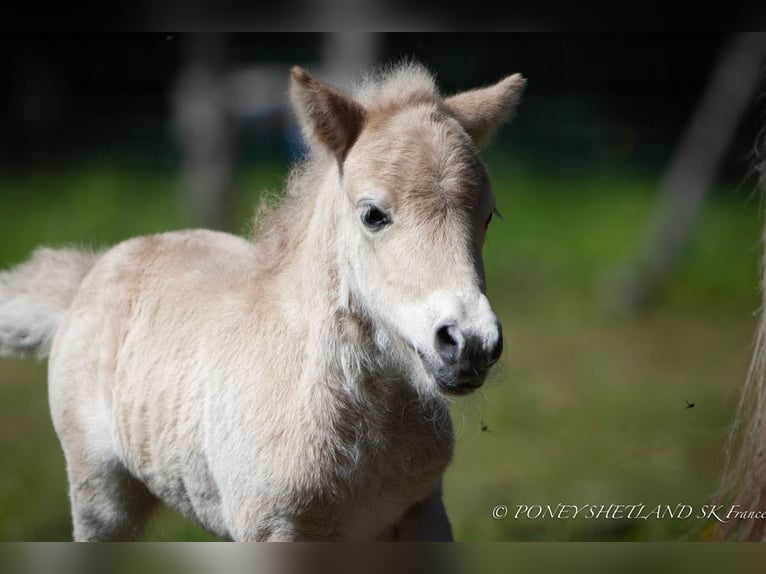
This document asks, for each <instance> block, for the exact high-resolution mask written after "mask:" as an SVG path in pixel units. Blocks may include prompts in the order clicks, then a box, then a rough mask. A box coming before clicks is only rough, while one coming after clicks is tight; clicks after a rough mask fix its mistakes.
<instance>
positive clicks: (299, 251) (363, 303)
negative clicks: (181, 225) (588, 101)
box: [0, 65, 521, 540]
mask: <svg viewBox="0 0 766 574" xmlns="http://www.w3.org/2000/svg"><path fill="white" fill-rule="evenodd" d="M511 83H512V84H513V85H515V86H516V87H517V90H518V89H520V86H521V84H520V83H519V80H518V79H517V80H514V81H513V82H511ZM509 85H510V84H509V80H505V81H504V82H501V83H500V84H499V86H501V88H498V87H497V86H495V87H490V88H487V89H488V90H489V91H487V92H486V93H485V92H481V91H480V92H475V93H474V94H473V95H472V96H470V97H468V98H460V97H458V99H457V100H449V99H448V100H446V101H445V100H443V99H442V98H441V97H440V96H439V94H438V91H437V90H436V88H435V86H434V83H433V79H432V78H431V77H430V75H429V74H428V73H427V72H426V71H425V70H424V69H423V68H421V67H418V66H413V65H408V66H404V67H402V68H399V69H396V70H393V71H390V72H388V73H387V74H385V75H383V76H380V77H377V78H376V79H374V80H370V81H368V82H367V83H366V84H365V85H364V86H363V88H362V89H361V91H360V92H359V96H358V97H357V98H353V97H351V96H348V95H346V94H343V93H342V92H339V91H337V90H335V89H333V88H330V87H329V86H326V85H325V84H322V83H321V82H319V81H317V80H314V79H313V78H312V77H311V76H309V75H308V73H306V72H305V71H303V70H294V71H293V84H292V88H291V98H292V101H293V105H294V107H295V109H296V115H297V117H298V118H299V120H300V121H301V124H302V128H303V131H304V133H305V134H306V136H307V138H308V140H309V142H310V145H311V151H310V157H309V159H308V160H307V161H306V163H304V164H303V165H302V166H299V167H298V168H296V170H295V171H294V172H293V174H292V176H291V178H290V182H289V185H288V190H287V194H286V197H285V198H284V200H283V201H282V202H281V203H280V204H279V205H278V206H276V207H272V208H270V209H269V208H264V209H262V210H261V213H260V216H259V218H258V223H257V225H256V231H255V234H254V238H253V240H252V241H251V240H245V239H241V238H237V237H234V236H231V235H227V234H223V233H217V232H213V231H204V230H192V231H178V232H172V233H166V234H160V235H153V236H147V237H140V238H134V239H130V240H128V241H125V242H123V243H121V244H119V245H117V246H115V247H113V248H111V249H109V250H108V251H106V252H105V253H103V254H102V255H100V256H95V255H88V254H84V253H78V252H73V251H41V252H37V253H36V254H35V256H34V257H33V258H32V260H31V261H30V262H29V263H26V264H23V265H21V266H20V267H17V268H16V269H14V270H11V271H8V272H6V273H4V274H3V275H2V276H0V278H1V281H2V283H0V284H1V285H2V291H0V309H1V310H3V314H2V315H0V333H2V341H3V343H2V344H3V349H4V350H5V352H12V353H16V354H18V353H26V352H30V353H31V352H37V353H38V354H44V352H45V344H46V341H48V340H50V339H53V346H52V349H51V353H50V362H49V389H50V390H49V397H50V406H51V412H52V417H53V422H54V426H55V428H56V431H57V433H58V435H59V437H60V439H61V443H62V446H63V448H64V452H65V455H66V460H67V472H68V477H69V483H70V498H71V504H72V515H73V522H74V537H75V539H76V540H117V539H125V538H133V537H135V536H136V535H137V534H138V533H139V532H140V530H141V527H142V525H143V523H144V521H145V519H146V517H147V516H148V515H149V513H150V511H151V509H152V508H153V507H154V505H155V504H156V503H157V502H158V501H162V502H164V503H166V504H168V505H170V506H171V507H173V508H175V509H176V510H178V511H179V512H181V513H182V514H183V515H184V516H187V517H188V518H189V519H191V520H193V521H195V522H196V523H198V524H200V525H201V526H203V527H204V528H206V529H207V530H209V531H210V532H213V533H215V534H218V535H220V536H222V537H228V538H232V539H235V540H350V539H404V540H449V539H451V528H450V524H449V520H448V518H447V514H446V512H445V509H444V506H443V503H442V500H441V477H442V475H443V473H444V471H445V469H446V467H447V465H448V463H449V460H450V457H451V454H452V448H453V440H454V439H453V434H452V427H451V423H450V418H449V413H448V409H447V403H446V398H445V395H444V389H443V388H440V387H439V386H438V384H437V383H441V384H447V385H453V384H454V385H456V384H458V383H460V384H462V382H461V381H464V380H465V381H467V383H466V384H468V383H470V385H471V386H470V387H467V388H468V389H469V390H470V389H472V388H475V387H476V386H478V385H480V384H481V383H482V382H483V379H484V377H485V376H486V369H487V368H488V367H487V366H486V365H488V364H490V361H489V359H488V358H487V357H489V356H490V355H491V354H492V355H493V357H492V361H494V360H496V356H494V355H497V354H498V350H499V348H500V347H499V344H500V341H501V339H500V336H501V335H500V330H499V323H498V322H497V319H496V317H495V316H494V314H493V313H492V311H491V308H490V306H489V303H488V301H487V299H486V296H485V295H484V273H483V269H482V264H481V245H482V243H483V241H484V234H485V222H486V220H487V217H488V215H489V214H490V213H491V211H492V209H493V207H494V199H493V197H492V194H491V190H490V188H489V185H488V178H487V174H486V171H485V169H484V166H483V164H482V163H481V161H480V160H479V159H478V156H477V153H476V148H475V140H474V139H472V135H474V136H475V135H476V134H471V133H470V132H467V131H466V129H465V127H464V126H463V125H462V124H461V123H460V118H464V117H468V116H469V115H470V116H471V117H473V118H474V120H476V118H477V117H478V116H480V115H481V110H480V109H471V110H467V109H464V108H463V106H464V105H469V104H470V107H471V108H474V107H475V106H476V104H477V102H485V103H486V104H487V105H486V110H487V115H488V117H487V118H485V119H484V120H482V122H483V124H487V125H488V126H489V125H490V124H492V125H494V124H496V123H498V122H499V121H501V119H502V117H503V116H504V115H505V114H506V113H507V112H509V111H510V109H511V108H512V106H513V103H514V102H515V101H516V100H517V98H518V94H517V93H511V92H509V90H508V86H509ZM503 86H505V87H503ZM482 94H483V95H482ZM490 104H491V105H490ZM499 110H500V111H499ZM474 120H472V122H473V123H475V121H474ZM473 123H472V124H471V125H473ZM483 124H482V125H483ZM482 135H483V134H482ZM369 202H375V203H376V205H379V206H381V208H382V209H386V210H388V213H389V214H390V215H391V217H392V218H393V222H394V223H393V224H391V225H390V226H388V227H387V228H385V229H381V230H371V229H369V228H367V227H365V225H364V224H363V222H362V220H363V217H362V216H363V214H364V210H365V209H368V205H369ZM445 321H446V322H447V323H445ZM444 324H448V325H449V326H450V328H452V329H453V331H451V332H453V333H454V340H449V341H448V343H450V344H454V345H456V346H457V345H463V344H464V345H465V346H468V344H469V343H470V344H471V345H473V347H471V352H470V353H468V352H466V353H465V356H466V357H467V358H466V359H465V361H466V364H465V365H462V366H461V365H459V366H461V369H462V368H463V367H464V369H463V370H458V369H457V368H453V369H452V371H450V372H451V373H453V375H451V376H452V378H450V377H449V376H447V375H443V374H442V373H443V372H446V369H447V367H446V366H445V365H444V364H442V362H440V361H442V359H441V358H440V355H439V353H438V352H437V350H436V349H435V345H436V343H435V342H434V341H435V339H434V333H435V332H437V329H438V328H439V326H440V325H444ZM22 332H26V333H30V335H29V336H27V337H26V339H25V338H24V337H23V336H22V335H21V333H22ZM54 333H55V337H54ZM443 339H444V338H443V337H442V341H443ZM25 340H28V341H29V342H24V341H25ZM437 341H438V338H437ZM480 360H481V361H484V362H482V363H481V364H479V361H480ZM440 377H441V378H440ZM450 388H451V387H450ZM454 388H455V389H458V388H459V387H454ZM460 388H465V387H460Z"/></svg>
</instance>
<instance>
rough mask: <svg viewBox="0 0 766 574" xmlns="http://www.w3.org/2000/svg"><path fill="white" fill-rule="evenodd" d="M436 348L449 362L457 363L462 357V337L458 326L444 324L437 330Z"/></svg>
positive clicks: (446, 361)
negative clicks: (460, 337)
mask: <svg viewBox="0 0 766 574" xmlns="http://www.w3.org/2000/svg"><path fill="white" fill-rule="evenodd" d="M435 343H436V350H437V352H438V353H439V356H440V357H441V358H442V360H443V361H444V362H445V363H447V364H450V365H452V364H455V363H457V360H458V358H459V357H460V339H459V335H458V332H457V327H455V326H454V325H444V326H442V327H439V328H438V329H437V330H436V342H435Z"/></svg>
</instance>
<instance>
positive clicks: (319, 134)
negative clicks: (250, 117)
mask: <svg viewBox="0 0 766 574" xmlns="http://www.w3.org/2000/svg"><path fill="white" fill-rule="evenodd" d="M291 74H292V79H291V82H290V100H291V101H292V104H293V109H294V110H295V113H296V115H297V116H298V121H299V123H300V125H301V129H302V131H303V134H304V137H306V138H312V139H315V140H318V141H319V143H321V144H322V145H324V146H325V147H326V148H328V149H329V150H330V151H331V152H332V153H333V154H334V155H335V157H336V158H337V159H338V162H340V163H342V162H343V160H344V159H346V155H347V154H348V151H349V150H350V149H351V146H352V145H354V142H355V141H356V138H357V137H359V132H361V131H362V127H363V126H364V122H365V117H366V115H367V114H366V112H365V109H364V108H363V107H362V106H361V104H359V103H357V102H356V101H355V100H354V99H353V98H351V97H350V96H348V95H346V94H344V93H343V92H341V91H339V90H336V89H335V88H332V87H330V86H328V85H326V84H323V83H322V82H320V81H318V80H315V79H314V78H313V77H312V76H311V75H310V74H309V73H308V72H307V71H306V70H304V69H303V68H299V67H298V66H295V67H293V69H292V70H291Z"/></svg>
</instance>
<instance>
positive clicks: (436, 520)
mask: <svg viewBox="0 0 766 574" xmlns="http://www.w3.org/2000/svg"><path fill="white" fill-rule="evenodd" d="M392 538H393V539H394V540H400V541H417V542H452V540H453V538H452V526H451V525H450V521H449V518H448V517H447V510H446V508H444V501H443V500H442V487H441V481H440V482H439V486H437V487H436V488H435V489H434V490H433V492H431V494H429V495H428V496H427V497H425V498H424V499H423V500H421V501H420V502H417V503H415V504H413V505H412V506H411V507H410V508H409V509H408V510H407V512H406V513H405V514H404V516H403V517H402V518H401V519H400V520H399V522H397V523H396V525H394V528H393V533H392Z"/></svg>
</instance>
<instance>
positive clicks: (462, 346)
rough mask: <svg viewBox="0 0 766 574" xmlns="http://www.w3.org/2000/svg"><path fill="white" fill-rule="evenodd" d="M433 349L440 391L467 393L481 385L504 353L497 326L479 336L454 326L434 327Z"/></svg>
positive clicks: (435, 373) (446, 324)
mask: <svg viewBox="0 0 766 574" xmlns="http://www.w3.org/2000/svg"><path fill="white" fill-rule="evenodd" d="M434 348H435V350H436V354H437V355H438V356H439V359H441V365H439V366H438V367H437V368H436V369H434V371H435V372H434V375H435V378H436V382H437V383H438V385H439V387H440V388H441V389H442V391H444V392H447V393H451V394H467V393H469V392H471V391H473V390H475V389H477V388H479V387H480V386H481V385H482V384H484V380H485V379H486V377H487V373H488V372H489V369H490V367H492V365H494V364H495V363H497V361H498V360H499V359H500V355H502V353H503V335H502V330H501V328H500V324H499V323H497V322H496V323H495V329H492V330H491V332H490V333H488V334H485V335H484V336H479V335H476V334H472V333H467V332H466V331H464V330H462V329H460V328H459V327H458V326H457V325H456V324H455V323H445V324H442V325H439V326H438V327H437V328H436V332H435V334H434Z"/></svg>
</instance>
